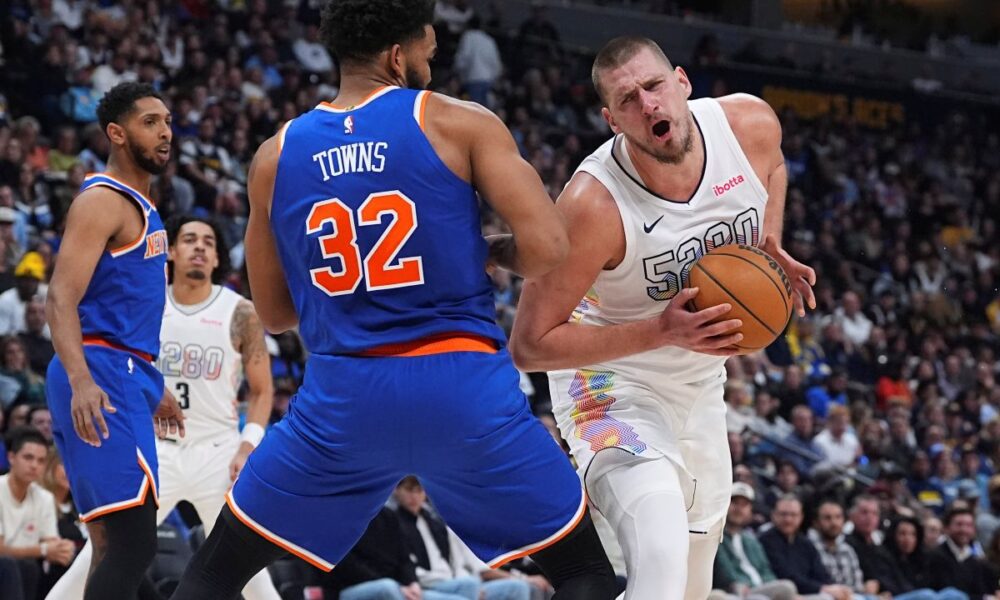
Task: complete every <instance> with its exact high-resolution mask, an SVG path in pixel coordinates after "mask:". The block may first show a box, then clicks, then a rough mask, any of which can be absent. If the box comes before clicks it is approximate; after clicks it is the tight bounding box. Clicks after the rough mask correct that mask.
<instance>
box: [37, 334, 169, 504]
mask: <svg viewBox="0 0 1000 600" xmlns="http://www.w3.org/2000/svg"><path fill="white" fill-rule="evenodd" d="M84 356H85V357H86V360H87V367H88V368H89V369H90V373H91V375H92V376H93V378H94V382H95V383H97V385H98V387H100V388H101V389H102V390H104V393H105V394H107V395H108V398H109V400H110V401H111V405H112V406H113V407H115V409H117V410H116V412H114V413H108V412H104V413H103V414H104V420H105V422H106V423H107V425H108V432H109V434H110V436H109V437H108V439H102V440H101V446H100V447H99V448H95V447H93V446H91V445H89V444H87V443H86V442H84V441H83V440H81V439H80V437H79V436H78V435H77V434H76V431H75V430H74V429H73V415H72V413H71V411H70V400H71V399H72V397H73V392H72V389H71V388H70V385H69V378H68V377H67V375H66V369H65V368H64V367H63V364H62V361H60V360H59V357H58V355H57V356H56V357H55V358H53V359H52V362H50V363H49V368H48V371H47V374H46V385H45V395H46V398H47V400H48V404H49V410H50V411H51V412H52V430H53V435H54V438H55V442H56V447H57V448H58V449H59V453H60V455H62V459H63V464H64V465H65V467H66V475H67V477H68V478H69V483H70V488H71V489H72V491H73V501H74V502H75V503H76V507H77V510H79V511H80V518H81V520H83V521H84V522H87V521H92V520H94V519H97V518H99V517H102V516H104V515H106V514H109V513H112V512H115V511H119V510H125V509H127V508H132V507H134V506H139V505H141V504H142V503H143V502H145V501H146V495H147V494H149V493H152V494H153V498H154V499H155V498H156V490H157V486H158V482H159V480H158V479H157V461H156V436H155V433H154V431H153V412H155V411H156V407H157V406H158V405H159V403H160V399H161V398H162V396H163V376H162V375H160V372H159V371H157V370H156V367H154V366H153V365H152V364H151V363H149V362H147V361H145V360H143V359H142V358H140V357H139V356H137V355H135V354H132V353H131V352H127V351H125V350H118V349H114V348H106V347H103V346H91V345H87V346H84ZM98 435H100V432H99V431H98Z"/></svg>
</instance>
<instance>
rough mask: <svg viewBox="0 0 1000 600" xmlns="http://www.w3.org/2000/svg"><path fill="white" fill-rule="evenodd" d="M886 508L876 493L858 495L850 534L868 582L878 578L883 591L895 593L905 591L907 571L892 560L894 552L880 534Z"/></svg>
mask: <svg viewBox="0 0 1000 600" xmlns="http://www.w3.org/2000/svg"><path fill="white" fill-rule="evenodd" d="M881 520H882V511H881V507H880V506H879V503H878V500H876V499H875V498H873V497H872V496H858V497H857V498H855V500H854V504H853V505H852V506H851V523H853V524H854V530H853V531H852V532H851V533H850V534H849V535H848V536H847V543H848V544H850V545H851V547H852V548H854V552H855V553H856V554H857V555H858V562H859V563H860V564H861V572H862V573H863V575H864V579H865V581H876V582H878V584H879V590H878V591H879V592H880V593H882V592H889V593H891V594H892V595H893V596H896V595H899V594H901V593H903V592H905V591H909V590H906V589H903V588H904V582H903V574H902V573H901V572H900V571H899V567H898V566H897V565H896V562H895V561H894V560H893V559H892V555H891V554H890V553H889V551H888V550H887V549H886V548H885V546H883V545H882V544H881V543H880V541H881V540H879V539H877V537H881V536H880V534H881V532H880V531H879V525H880V523H881Z"/></svg>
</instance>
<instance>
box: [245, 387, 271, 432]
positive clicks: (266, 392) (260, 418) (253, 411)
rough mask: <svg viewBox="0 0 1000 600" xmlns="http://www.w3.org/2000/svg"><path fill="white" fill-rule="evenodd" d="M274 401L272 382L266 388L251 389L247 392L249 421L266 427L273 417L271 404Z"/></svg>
mask: <svg viewBox="0 0 1000 600" xmlns="http://www.w3.org/2000/svg"><path fill="white" fill-rule="evenodd" d="M273 403H274V388H273V386H271V385H270V384H268V385H267V386H266V389H251V390H250V393H249V394H247V423H256V424H258V425H260V426H261V427H266V426H267V422H268V420H270V418H271V406H272V404H273Z"/></svg>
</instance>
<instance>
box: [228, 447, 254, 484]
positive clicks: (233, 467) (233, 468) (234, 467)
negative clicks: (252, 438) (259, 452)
mask: <svg viewBox="0 0 1000 600" xmlns="http://www.w3.org/2000/svg"><path fill="white" fill-rule="evenodd" d="M251 452H253V446H252V445H251V444H250V443H248V442H241V443H240V449H239V450H237V451H236V456H234V457H233V460H232V461H231V462H230V463H229V480H230V481H236V478H237V477H239V475H240V471H242V470H243V465H245V464H247V458H249V457H250V453H251Z"/></svg>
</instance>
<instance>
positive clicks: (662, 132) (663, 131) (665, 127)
mask: <svg viewBox="0 0 1000 600" xmlns="http://www.w3.org/2000/svg"><path fill="white" fill-rule="evenodd" d="M653 135H655V136H656V137H658V138H660V139H665V138H666V137H667V136H668V135H670V121H667V120H663V121H657V122H656V124H655V125H653Z"/></svg>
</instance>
